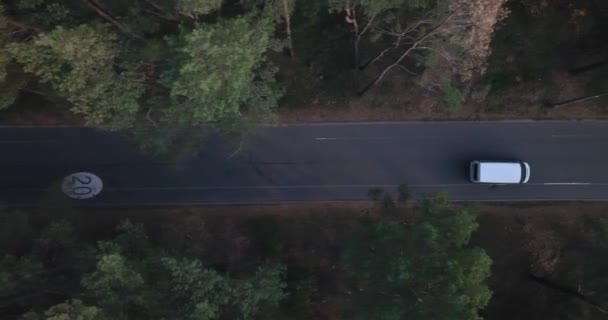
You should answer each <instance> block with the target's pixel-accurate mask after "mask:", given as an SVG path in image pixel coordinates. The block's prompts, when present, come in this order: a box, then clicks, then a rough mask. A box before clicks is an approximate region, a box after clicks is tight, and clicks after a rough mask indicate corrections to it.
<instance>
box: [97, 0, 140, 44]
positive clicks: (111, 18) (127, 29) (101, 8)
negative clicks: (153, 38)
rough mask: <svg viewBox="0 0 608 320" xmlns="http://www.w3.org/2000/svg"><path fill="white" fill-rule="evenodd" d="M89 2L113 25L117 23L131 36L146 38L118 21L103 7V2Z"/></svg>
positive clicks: (119, 27) (121, 29) (118, 26)
mask: <svg viewBox="0 0 608 320" xmlns="http://www.w3.org/2000/svg"><path fill="white" fill-rule="evenodd" d="M87 4H88V5H89V6H90V7H91V8H92V9H93V10H95V12H96V13H97V14H98V15H99V16H101V17H102V18H104V19H106V20H107V21H108V22H110V23H112V24H113V25H115V26H116V27H117V28H118V29H120V31H122V32H124V33H126V34H128V35H129V36H131V37H133V38H136V39H139V40H144V38H143V37H142V36H140V35H138V34H135V33H133V32H132V31H131V30H129V28H127V27H126V26H124V25H123V24H122V23H120V22H118V21H117V20H116V19H114V18H113V17H112V16H111V15H110V14H109V13H108V12H106V11H105V10H104V9H103V7H102V6H101V4H99V3H98V2H97V1H95V0H88V1H87Z"/></svg>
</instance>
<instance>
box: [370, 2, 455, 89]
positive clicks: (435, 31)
mask: <svg viewBox="0 0 608 320" xmlns="http://www.w3.org/2000/svg"><path fill="white" fill-rule="evenodd" d="M455 13H456V11H452V12H451V13H450V14H448V15H447V16H446V17H445V18H444V19H443V21H441V23H439V24H438V25H437V26H435V27H434V28H433V29H431V30H430V31H429V32H427V33H426V34H425V35H424V36H422V37H420V38H419V39H418V40H416V41H415V42H414V43H413V44H412V45H411V46H410V47H409V49H407V50H406V51H405V52H404V53H403V54H401V56H399V58H397V60H396V61H395V62H393V63H392V64H390V65H389V66H388V67H386V68H385V69H384V70H383V71H382V72H381V73H380V74H379V75H378V76H377V77H376V78H375V79H374V80H372V81H371V82H370V83H369V84H368V85H366V86H365V87H364V88H363V90H361V91H360V92H359V95H360V96H361V95H363V94H365V93H366V92H367V91H368V90H369V89H371V87H373V86H374V85H376V84H377V83H378V82H380V81H381V80H382V79H383V78H384V76H386V74H387V73H388V72H389V71H391V70H392V69H393V68H395V67H397V66H399V65H400V64H401V62H402V61H403V60H404V59H405V58H406V57H408V56H409V55H410V53H412V51H414V50H417V49H419V47H420V46H421V44H423V43H425V42H426V41H427V40H428V39H429V38H430V37H432V36H434V35H436V34H438V33H439V32H441V31H442V29H443V27H444V26H445V25H446V24H447V22H448V21H449V20H450V18H451V17H452V16H453V15H454V14H455ZM414 25H421V24H420V23H418V24H414ZM414 29H415V28H413V29H412V28H408V30H412V31H413V30H414Z"/></svg>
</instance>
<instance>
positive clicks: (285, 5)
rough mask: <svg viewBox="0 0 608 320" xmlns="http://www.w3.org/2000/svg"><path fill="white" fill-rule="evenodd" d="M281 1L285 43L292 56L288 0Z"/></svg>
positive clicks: (293, 54) (293, 53)
mask: <svg viewBox="0 0 608 320" xmlns="http://www.w3.org/2000/svg"><path fill="white" fill-rule="evenodd" d="M282 1H283V16H284V18H285V33H286V34H287V43H288V46H289V55H290V56H291V57H292V58H293V57H294V56H295V52H294V50H293V41H292V39H291V16H290V14H289V3H288V1H289V0H282Z"/></svg>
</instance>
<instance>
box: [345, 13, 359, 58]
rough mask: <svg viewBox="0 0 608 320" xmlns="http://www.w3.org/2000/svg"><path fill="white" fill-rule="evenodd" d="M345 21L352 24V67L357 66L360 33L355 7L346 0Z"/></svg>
mask: <svg viewBox="0 0 608 320" xmlns="http://www.w3.org/2000/svg"><path fill="white" fill-rule="evenodd" d="M345 19H346V22H347V23H349V24H352V25H353V32H354V39H353V67H354V68H357V67H358V66H359V40H360V39H361V35H360V34H359V23H358V22H357V16H356V13H355V8H354V7H353V8H351V7H350V3H349V2H348V1H347V2H346V17H345Z"/></svg>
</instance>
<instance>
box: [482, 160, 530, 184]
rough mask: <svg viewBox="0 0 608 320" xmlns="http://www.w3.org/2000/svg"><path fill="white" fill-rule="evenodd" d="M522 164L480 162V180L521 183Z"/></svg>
mask: <svg viewBox="0 0 608 320" xmlns="http://www.w3.org/2000/svg"><path fill="white" fill-rule="evenodd" d="M521 180H522V165H521V163H519V162H483V161H480V162H479V182H489V183H520V182H521Z"/></svg>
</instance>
